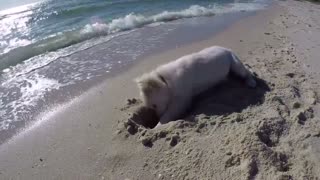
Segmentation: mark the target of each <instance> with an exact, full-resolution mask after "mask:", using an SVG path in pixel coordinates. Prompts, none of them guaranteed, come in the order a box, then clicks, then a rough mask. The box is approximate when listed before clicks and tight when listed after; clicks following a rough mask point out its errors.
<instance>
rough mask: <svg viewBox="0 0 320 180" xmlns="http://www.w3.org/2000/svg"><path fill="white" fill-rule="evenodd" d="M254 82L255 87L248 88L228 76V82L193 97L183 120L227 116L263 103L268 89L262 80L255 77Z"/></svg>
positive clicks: (241, 82) (236, 79)
mask: <svg viewBox="0 0 320 180" xmlns="http://www.w3.org/2000/svg"><path fill="white" fill-rule="evenodd" d="M256 81H257V87H256V88H249V87H247V86H246V85H245V84H244V82H243V81H241V80H239V79H238V78H236V77H234V76H230V77H229V78H228V80H226V81H224V82H222V83H221V84H219V85H217V86H215V87H213V88H211V89H209V90H208V91H206V92H204V93H202V94H200V95H198V96H197V97H195V98H194V100H193V103H192V106H191V107H190V108H189V110H188V112H187V113H186V114H185V115H184V117H185V118H183V119H185V120H187V121H195V119H194V117H195V116H196V115H199V114H205V115H207V116H212V115H228V114H231V113H234V112H241V111H242V110H244V109H246V108H247V107H249V106H253V105H259V104H261V103H263V102H264V98H265V94H266V92H268V91H270V88H269V86H268V85H267V83H266V82H265V81H264V80H262V79H260V78H257V77H256Z"/></svg>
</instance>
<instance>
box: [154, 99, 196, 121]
mask: <svg viewBox="0 0 320 180" xmlns="http://www.w3.org/2000/svg"><path fill="white" fill-rule="evenodd" d="M190 101H191V100H190V99H189V98H185V97H174V98H173V101H172V103H171V104H170V105H169V106H168V109H167V111H166V112H165V113H164V114H163V115H162V116H161V118H160V121H159V123H160V124H166V123H168V122H170V121H174V120H177V118H179V116H181V115H182V114H183V113H184V111H185V110H186V109H187V108H188V106H189V105H190Z"/></svg>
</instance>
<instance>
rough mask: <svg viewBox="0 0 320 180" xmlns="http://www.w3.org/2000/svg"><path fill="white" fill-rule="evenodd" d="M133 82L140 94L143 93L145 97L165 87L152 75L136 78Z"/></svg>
mask: <svg viewBox="0 0 320 180" xmlns="http://www.w3.org/2000/svg"><path fill="white" fill-rule="evenodd" d="M135 82H136V83H137V85H138V87H139V89H140V90H141V92H143V93H144V94H145V95H149V94H151V93H152V92H154V91H157V90H158V89H161V88H163V86H164V85H165V84H164V83H163V82H162V80H161V79H160V78H159V77H158V76H156V75H154V74H144V75H142V76H141V77H138V78H136V79H135Z"/></svg>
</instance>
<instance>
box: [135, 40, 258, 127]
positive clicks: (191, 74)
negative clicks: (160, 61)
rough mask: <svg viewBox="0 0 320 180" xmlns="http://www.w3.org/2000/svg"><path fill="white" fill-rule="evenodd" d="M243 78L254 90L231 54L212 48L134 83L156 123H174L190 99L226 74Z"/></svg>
mask: <svg viewBox="0 0 320 180" xmlns="http://www.w3.org/2000/svg"><path fill="white" fill-rule="evenodd" d="M230 71H232V72H233V73H234V74H236V75H238V76H240V77H241V78H243V79H244V80H245V81H246V83H247V85H248V86H250V87H255V86H256V81H255V80H254V78H253V76H252V74H251V73H250V71H248V70H247V69H246V68H245V67H244V65H243V64H242V63H241V62H240V60H239V59H238V58H237V57H236V56H235V54H234V53H233V52H232V51H231V50H229V49H226V48H223V47H219V46H213V47H210V48H206V49H204V50H202V51H200V52H197V53H193V54H190V55H186V56H183V57H181V58H179V59H177V60H175V61H172V62H170V63H168V64H165V65H162V66H159V67H158V68H156V69H155V70H153V71H152V72H150V73H147V74H144V75H142V76H141V77H139V78H137V79H136V82H137V84H138V87H139V88H140V95H141V97H142V100H143V102H144V104H145V106H147V107H150V108H153V109H155V110H156V112H157V114H158V116H159V117H160V123H161V124H164V123H168V122H169V121H173V120H176V118H178V117H179V116H180V115H182V114H183V113H184V111H185V110H186V108H187V107H188V106H189V105H190V103H191V100H192V98H193V97H194V96H195V95H197V94H199V93H201V92H203V91H205V90H207V89H209V88H210V87H212V86H214V85H216V84H217V83H219V82H220V81H222V80H223V79H225V78H226V77H227V75H228V74H229V72H230Z"/></svg>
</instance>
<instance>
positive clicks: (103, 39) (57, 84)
mask: <svg viewBox="0 0 320 180" xmlns="http://www.w3.org/2000/svg"><path fill="white" fill-rule="evenodd" d="M265 7H266V3H265V2H264V1H257V0H246V1H241V0H235V1H230V0H212V1H209V0H176V1H172V0H161V1H160V0H109V1H107V0H78V1H75V0H74V1H65V0H48V1H42V2H39V3H34V4H29V5H24V6H19V7H15V8H12V9H7V10H3V11H0V142H1V136H2V133H4V134H6V132H7V131H8V130H12V129H16V128H17V127H23V126H24V125H25V124H26V122H28V121H31V120H34V119H36V117H35V115H37V114H39V113H40V112H42V111H43V110H46V109H47V108H50V107H51V105H52V104H54V103H60V102H63V101H66V100H67V99H69V98H72V97H73V96H74V95H75V94H79V93H81V91H85V90H87V89H88V88H90V87H92V86H94V85H96V84H97V82H101V81H102V80H103V79H105V78H107V77H110V76H111V74H112V73H114V72H118V71H119V70H121V69H122V68H124V67H127V66H128V65H130V64H133V63H134V62H135V61H137V60H139V59H140V58H141V57H142V56H143V55H145V54H148V53H151V52H156V51H157V50H159V49H168V48H173V47H174V46H178V45H181V44H183V42H191V41H194V40H196V39H198V38H205V37H206V36H207V35H210V33H212V32H214V31H215V30H216V29H218V28H219V27H220V26H222V25H225V24H228V22H229V20H235V19H237V18H241V17H242V16H245V14H246V13H249V12H255V11H257V10H260V9H263V8H265ZM230 22H231V21H230Z"/></svg>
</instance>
